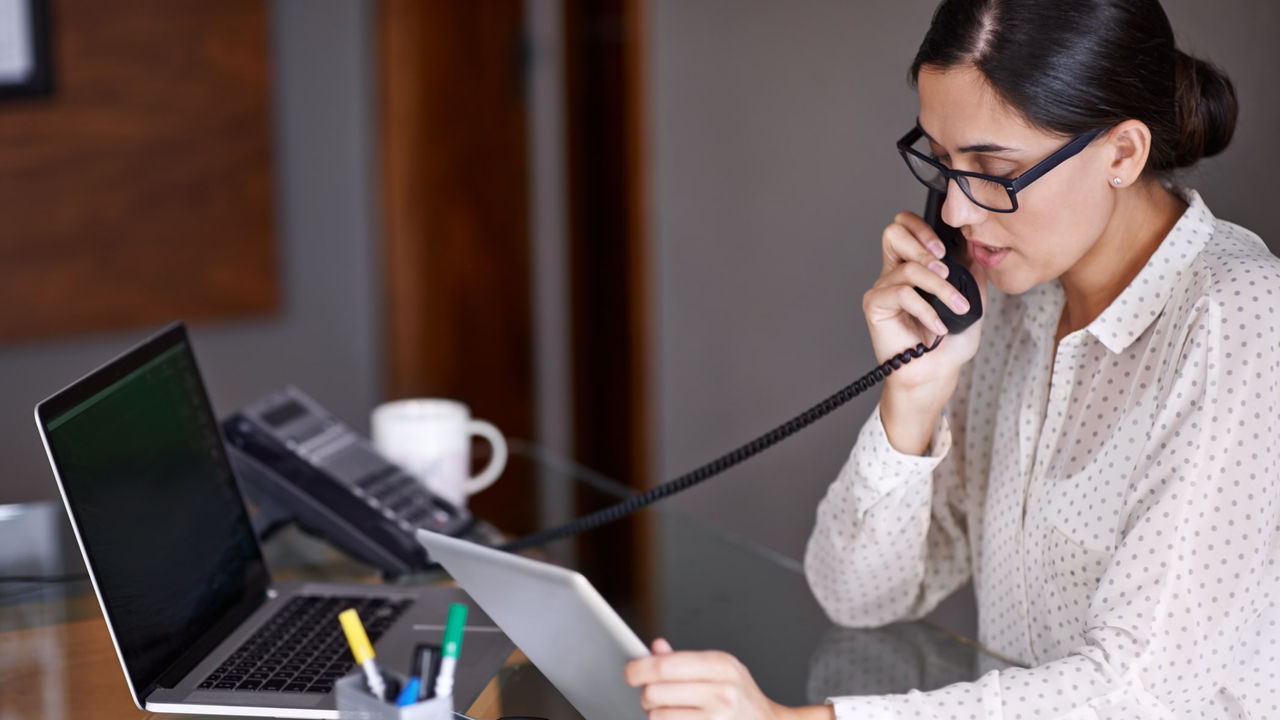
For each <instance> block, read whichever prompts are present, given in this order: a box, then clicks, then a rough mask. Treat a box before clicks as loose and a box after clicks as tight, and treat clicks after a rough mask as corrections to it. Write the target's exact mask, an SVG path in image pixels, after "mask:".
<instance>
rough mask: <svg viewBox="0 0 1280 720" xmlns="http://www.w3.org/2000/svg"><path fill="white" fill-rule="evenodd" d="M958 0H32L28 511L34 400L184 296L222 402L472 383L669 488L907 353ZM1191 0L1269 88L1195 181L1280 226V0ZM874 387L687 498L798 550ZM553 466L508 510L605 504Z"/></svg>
mask: <svg viewBox="0 0 1280 720" xmlns="http://www.w3.org/2000/svg"><path fill="white" fill-rule="evenodd" d="M934 5H935V2H934V0H902V1H900V2H894V3H883V2H876V3H871V2H857V3H855V2H847V1H842V0H805V1H803V2H795V1H788V2H783V1H782V0H597V1H590V0H526V1H525V2H518V1H517V0H474V1H473V0H382V1H381V2H373V1H371V0H370V1H359V0H270V1H254V0H220V1H219V2H208V1H203V0H120V1H119V2H113V3H99V2H96V1H95V0H0V274H3V277H0V301H2V302H0V458H2V463H0V464H2V465H3V467H4V468H5V472H4V474H3V475H2V476H0V504H3V503H11V502H22V501H29V500H37V499H45V498H54V497H56V496H57V489H56V487H55V485H54V482H53V480H52V477H51V474H50V471H49V469H48V465H47V462H46V460H45V457H44V452H43V449H42V448H41V446H40V442H39V439H38V436H37V434H36V431H35V427H34V425H33V422H32V415H31V413H32V408H33V406H34V405H35V404H36V403H37V402H38V401H39V400H41V399H42V398H44V397H46V396H48V395H49V394H51V393H53V392H54V391H56V390H57V389H59V388H61V387H62V386H64V385H66V384H67V383H68V382H70V381H71V380H73V379H75V378H77V377H79V376H80V375H82V374H84V373H86V372H87V371H89V370H91V369H93V368H94V367H96V366H97V365H99V364H101V363H102V362H104V361H106V360H107V359H109V358H110V357H111V356H113V355H114V354H116V353H118V352H120V351H122V350H124V349H125V348H127V347H128V346H130V345H131V344H133V343H134V342H136V341H138V340H139V339H141V338H143V337H144V336H146V335H147V334H148V333H150V332H151V331H153V330H155V329H157V328H159V327H160V326H162V325H163V324H165V323H167V322H168V321H170V320H177V319H181V320H185V321H187V322H188V324H189V326H190V328H191V332H192V335H193V338H194V342H195V346H196V353H197V357H198V358H199V360H200V362H201V365H202V370H203V372H204V374H205V376H206V380H207V382H208V384H209V389H210V392H211V395H212V399H213V402H214V406H215V408H216V409H217V411H218V412H219V414H220V415H227V414H229V413H230V412H232V411H233V410H234V409H235V408H237V407H239V406H240V405H242V404H244V403H246V402H248V401H250V400H253V399H254V398H256V397H258V396H260V395H262V394H264V393H266V392H268V391H270V390H273V389H275V388H277V387H279V386H281V385H284V384H286V383H292V384H295V385H297V386H299V387H300V388H302V389H303V390H304V391H306V392H307V393H309V394H311V395H312V396H314V397H316V398H317V399H318V400H320V401H321V402H322V403H324V404H325V405H326V406H327V407H328V408H329V409H330V410H332V411H333V412H334V413H335V414H337V415H339V416H340V417H343V418H344V419H346V420H347V421H348V422H350V423H351V424H352V425H354V426H355V427H357V428H359V429H362V430H367V429H368V417H369V411H370V410H371V409H372V408H373V406H374V405H375V404H377V403H378V402H381V401H383V400H386V399H390V398H396V397H406V396H417V395H431V396H444V397H453V398H457V399H460V400H463V401H465V402H467V403H469V404H470V405H471V407H472V410H473V413H474V414H475V415H476V416H477V417H481V418H485V419H488V420H491V421H493V422H494V423H496V424H497V425H498V426H499V427H500V428H502V429H503V430H504V431H505V432H506V434H507V435H508V436H510V437H514V438H522V439H525V440H529V441H534V442H537V443H540V444H542V445H543V446H545V447H548V448H551V449H553V450H555V451H556V452H559V453H562V454H564V455H566V456H569V457H572V458H575V459H577V460H579V461H581V462H583V463H585V464H586V465H588V466H590V467H592V468H595V469H597V470H599V471H601V472H603V473H605V474H606V475H609V476H611V477H613V478H616V479H618V480H619V481H621V482H624V483H626V484H628V485H631V486H633V487H636V488H641V487H648V486H650V485H653V484H656V483H657V482H660V481H661V480H663V479H667V478H670V477H672V476H674V475H676V474H679V473H682V472H684V471H686V470H689V469H691V468H693V467H694V466H696V465H698V464H701V463H702V462H704V461H706V460H708V459H710V458H711V457H713V456H716V455H718V454H720V453H722V452H724V451H727V450H729V449H731V448H733V447H735V446H736V445H738V444H739V443H742V442H745V441H747V440H749V439H751V438H753V437H755V436H756V435H758V434H760V433H762V432H764V431H766V430H768V429H770V428H771V427H773V426H774V425H776V424H778V423H781V422H782V421H783V420H785V419H787V418H789V417H791V416H792V415H794V414H796V413H798V412H800V411H801V410H803V409H805V408H807V407H809V406H810V405H811V404H813V403H815V402H817V401H818V400H820V399H822V398H823V397H825V396H826V395H827V394H829V393H831V392H834V391H835V390H837V389H838V388H840V387H842V386H843V385H845V384H846V383H848V382H850V381H851V380H852V379H854V378H855V377H857V376H859V375H861V374H862V373H864V372H865V371H866V370H867V369H868V368H869V366H870V365H871V364H872V363H873V360H874V358H873V357H872V354H871V350H870V347H869V344H868V342H867V341H866V331H865V326H864V324H863V320H862V317H861V312H860V303H861V295H862V293H863V291H864V290H865V289H866V288H867V287H868V286H869V285H870V284H871V282H872V281H873V280H874V278H875V277H876V275H877V272H878V268H879V254H878V253H879V251H878V243H879V234H880V231H881V229H882V228H883V227H884V225H885V224H886V223H887V222H888V221H889V220H890V219H891V218H892V216H893V214H894V213H895V212H897V211H898V210H899V209H903V208H906V209H913V210H918V209H919V208H920V206H921V205H922V203H923V199H924V194H923V192H922V190H921V188H920V187H919V185H918V184H917V183H916V181H915V180H913V179H912V178H911V177H910V176H909V175H908V173H907V172H906V170H905V169H904V168H903V167H902V163H901V160H900V158H899V157H898V156H897V154H896V152H895V150H894V147H893V142H894V140H896V139H897V138H898V137H899V136H900V135H901V134H902V133H903V132H905V130H906V129H908V128H909V127H910V125H911V123H912V122H913V120H914V118H915V115H916V99H915V95H914V93H913V92H912V91H911V90H910V89H909V88H908V86H907V68H908V66H909V64H910V61H911V59H912V57H913V55H914V52H915V49H916V47H917V45H918V43H919V40H920V38H921V37H922V36H923V33H924V30H925V28H926V26H927V24H928V20H929V17H930V15H931V12H932V9H933V7H934ZM1164 5H1165V7H1166V9H1167V11H1168V13H1169V15H1170V17H1171V19H1172V22H1173V24H1174V27H1175V30H1176V31H1177V32H1178V35H1179V40H1180V42H1181V43H1182V45H1183V47H1184V49H1186V50H1187V51H1188V52H1191V53H1192V54H1195V55H1200V56H1203V57H1206V58H1208V59H1210V60H1212V61H1213V62H1215V63H1216V64H1218V65H1219V66H1221V67H1222V68H1223V69H1225V70H1226V72H1227V73H1228V74H1229V75H1230V76H1231V77H1232V78H1233V79H1234V80H1235V82H1236V85H1237V91H1238V93H1239V96H1240V104H1241V115H1240V121H1239V125H1238V128H1237V133H1236V138H1235V140H1234V142H1233V144H1232V145H1231V147H1230V148H1229V149H1228V150H1227V151H1226V152H1225V153H1223V154H1222V155H1221V156H1220V157H1218V158H1214V159H1212V160H1209V161H1206V162H1204V163H1202V164H1201V165H1200V166H1199V167H1197V168H1195V169H1194V170H1192V171H1190V172H1188V173H1187V174H1186V175H1185V176H1184V177H1183V182H1184V183H1185V184H1186V185H1189V186H1191V187H1195V188H1198V189H1200V190H1201V192H1202V194H1203V195H1204V197H1205V199H1206V201H1207V202H1208V204H1209V206H1210V207H1211V208H1212V209H1213V211H1214V212H1215V213H1216V214H1217V215H1218V216H1219V217H1223V218H1226V219H1229V220H1232V221H1235V222H1237V223H1239V224H1241V225H1244V226H1245V227H1248V228H1250V229H1252V230H1254V231H1256V232H1257V233H1259V234H1260V235H1261V236H1262V237H1263V238H1264V239H1265V240H1267V241H1268V242H1269V243H1270V244H1271V247H1272V248H1273V250H1276V249H1280V214H1278V213H1277V211H1276V209H1275V208H1276V205H1275V204H1274V200H1269V199H1268V198H1269V197H1270V193H1271V192H1273V186H1274V183H1273V182H1271V180H1272V179H1273V178H1274V176H1275V173H1274V170H1273V168H1274V167H1275V166H1276V164H1277V163H1280V139H1277V137H1276V135H1275V132H1274V129H1275V128H1276V127H1280V93H1278V92H1277V90H1276V85H1275V80H1274V77H1275V72H1276V70H1277V69H1280V49H1277V44H1276V43H1275V42H1274V38H1275V37H1276V36H1277V35H1278V34H1280V6H1277V4H1276V3H1273V2H1270V1H1269V0H1221V1H1220V2H1215V3H1204V2H1198V1H1197V0H1165V2H1164ZM20 20H21V21H22V25H21V27H19V25H18V24H17V23H19V21H20ZM5 23H9V28H8V29H5V27H4V24H5ZM15 28H17V29H16V30H15ZM23 28H29V29H30V32H29V33H28V32H26V31H24V30H23ZM14 38H26V40H15V39H14ZM22 43H28V44H22ZM15 58H16V59H15ZM24 58H26V59H24ZM6 68H9V69H10V70H13V69H15V68H16V70H17V72H15V73H10V74H9V75H6V74H5V70H6ZM873 394H874V393H873ZM873 403H874V398H873V397H864V398H859V399H858V400H856V401H854V403H852V404H851V406H849V407H847V408H846V409H843V410H840V411H838V412H837V413H836V414H834V415H833V416H831V418H830V419H827V420H825V421H823V422H821V423H820V424H818V425H815V426H813V427H812V429H809V430H807V431H806V432H804V433H803V434H802V435H800V436H797V437H796V438H794V439H791V440H788V441H787V442H785V443H784V444H783V445H781V446H780V447H779V448H777V449H775V450H773V451H771V452H769V453H767V454H765V455H763V456H761V457H760V458H759V459H756V460H753V461H751V462H750V463H749V464H747V465H744V466H743V467H741V468H739V469H736V470H734V471H731V473H730V474H729V475H727V476H725V477H722V478H719V479H716V480H714V481H711V482H709V483H707V484H706V485H704V486H701V487H699V488H697V489H695V490H691V491H690V492H688V493H686V494H684V495H682V496H680V497H679V498H677V499H673V500H671V501H669V502H670V503H671V504H672V505H674V506H676V507H678V508H679V509H680V510H681V511H683V512H686V513H688V514H691V515H693V516H694V517H695V518H697V519H699V520H702V521H704V522H706V523H708V524H710V525H712V526H714V527H716V528H719V529H722V530H725V531H728V532H731V533H735V534H739V535H741V536H743V537H745V538H748V539H750V540H752V541H754V542H757V543H759V544H761V545H762V546H763V547H765V548H767V549H768V550H770V551H772V552H776V553H779V554H781V555H783V556H786V557H790V558H792V559H797V560H798V559H799V558H800V557H801V554H802V552H803V547H804V541H805V538H806V537H807V533H808V530H809V527H810V524H811V522H812V519H813V514H814V510H815V507H816V504H817V502H818V500H819V499H820V497H821V496H822V493H823V491H824V489H825V487H826V485H827V483H828V482H829V481H830V480H831V479H832V478H833V477H834V476H835V474H836V472H837V471H838V469H839V467H840V465H841V463H842V461H843V459H844V457H845V456H846V455H847V453H848V451H849V448H850V446H851V445H852V443H853V440H854V438H855V437H856V435H857V432H858V429H859V428H860V426H861V425H862V423H863V421H864V419H865V418H866V416H867V414H868V413H869V412H870V410H871V407H872V405H873ZM541 482H542V481H541V479H540V478H537V477H506V478H504V479H503V480H501V481H499V483H498V484H497V485H495V486H494V488H493V489H490V490H488V491H486V492H485V493H484V494H482V495H479V496H477V497H476V498H474V499H473V501H472V508H473V509H474V510H475V511H476V512H477V514H479V515H480V516H482V517H486V518H489V519H492V520H493V521H494V522H495V523H498V524H499V525H501V526H503V527H506V528H508V529H510V530H511V531H513V532H521V531H523V530H525V529H528V528H530V527H532V526H534V525H535V524H537V523H539V522H545V521H546V520H547V519H548V518H557V517H565V516H568V515H571V514H573V513H574V512H575V508H574V506H573V505H574V498H573V497H572V496H570V495H567V494H565V493H563V492H559V491H557V492H552V491H551V490H550V489H549V487H550V486H547V487H548V489H547V490H546V491H543V492H540V491H539V484H540V483H541ZM597 551H598V552H601V553H604V554H606V555H611V556H613V557H615V558H618V559H620V560H621V566H622V567H624V568H625V567H626V565H627V563H628V560H630V561H632V562H640V563H643V562H644V561H645V558H647V557H648V556H649V553H651V552H663V553H669V554H674V555H678V548H661V549H659V546H658V545H657V544H654V543H651V542H648V540H647V539H646V538H643V537H630V536H626V537H624V536H621V535H620V536H619V537H617V538H616V545H614V546H612V547H608V548H602V549H598V550H597ZM967 602H968V601H966V600H965V599H964V598H963V597H961V598H959V599H957V600H955V601H953V603H952V604H951V605H949V606H948V608H947V609H944V611H943V614H944V616H946V617H947V618H949V619H948V620H947V622H949V623H951V624H952V625H953V626H955V627H957V628H959V629H961V630H963V629H965V628H966V627H967V625H966V623H967V622H969V621H968V620H966V619H965V618H968V617H970V616H971V614H972V608H971V604H966V603H967Z"/></svg>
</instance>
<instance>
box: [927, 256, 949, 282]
mask: <svg viewBox="0 0 1280 720" xmlns="http://www.w3.org/2000/svg"><path fill="white" fill-rule="evenodd" d="M929 269H930V270H932V271H933V272H934V274H936V275H937V276H938V277H940V278H945V277H946V276H947V275H950V274H951V269H950V268H948V267H947V264H946V263H944V262H941V261H938V260H934V261H933V262H931V263H929Z"/></svg>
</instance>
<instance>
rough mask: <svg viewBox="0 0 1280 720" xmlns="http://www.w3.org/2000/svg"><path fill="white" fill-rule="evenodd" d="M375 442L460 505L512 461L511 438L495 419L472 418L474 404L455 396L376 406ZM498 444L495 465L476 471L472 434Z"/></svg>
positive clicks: (390, 457)
mask: <svg viewBox="0 0 1280 720" xmlns="http://www.w3.org/2000/svg"><path fill="white" fill-rule="evenodd" d="M370 425H371V429H372V434H373V444H374V447H376V448H377V449H378V451H379V452H381V453H382V455H383V456H384V457H386V458H387V459H388V460H390V461H391V462H393V463H395V464H397V465H399V466H400V467H402V468H404V469H405V470H407V471H408V472H409V473H410V474H411V475H413V476H414V477H416V478H418V479H419V480H420V481H422V482H423V483H424V484H425V485H426V486H427V489H429V490H430V491H431V492H433V493H435V494H436V495H439V496H441V497H442V498H444V499H445V500H448V501H450V502H452V503H454V504H455V505H457V506H458V507H466V504H467V497H468V496H470V495H474V494H475V493H478V492H480V491H481V490H484V489H485V488H487V487H489V486H490V485H492V484H493V481H494V480H497V479H498V476H499V475H501V474H502V470H503V468H505V467H506V465H507V441H506V440H505V439H504V438H503V437H502V433H501V432H499V431H498V428H496V427H494V426H493V424H492V423H487V422H485V421H483V420H472V419H471V410H470V408H468V407H467V406H466V405H464V404H462V403H460V402H457V401H454V400H441V399H436V398H410V399H406V400H394V401H392V402H387V403H383V404H381V405H379V406H378V407H376V408H374V410H373V415H372V417H371V423H370ZM472 436H479V437H482V438H484V439H485V440H488V441H489V444H490V445H491V446H493V456H492V457H491V458H490V459H489V465H488V466H487V467H486V468H485V469H484V470H483V471H481V472H480V474H479V475H476V476H474V477H472V476H471V438H472Z"/></svg>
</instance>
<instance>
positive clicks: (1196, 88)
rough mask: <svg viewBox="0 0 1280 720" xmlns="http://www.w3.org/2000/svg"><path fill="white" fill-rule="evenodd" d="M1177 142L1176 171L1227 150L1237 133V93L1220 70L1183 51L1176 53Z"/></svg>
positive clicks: (1229, 80)
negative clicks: (1232, 137) (1178, 168)
mask: <svg viewBox="0 0 1280 720" xmlns="http://www.w3.org/2000/svg"><path fill="white" fill-rule="evenodd" d="M1174 53H1175V56H1176V60H1175V63H1174V67H1175V71H1174V72H1175V74H1174V82H1175V84H1176V90H1175V93H1176V94H1175V97H1176V102H1177V105H1178V115H1177V117H1178V140H1177V150H1176V152H1175V156H1174V167H1187V166H1189V165H1193V164H1195V162H1196V161H1197V160H1199V159H1200V158H1206V157H1212V156H1214V155H1217V154H1218V153H1220V152H1222V151H1223V150H1225V149H1226V147H1227V145H1228V144H1229V143H1230V142H1231V136H1232V135H1233V134H1234V133H1235V129H1236V115H1237V113H1238V106H1237V104H1236V90H1235V86H1234V85H1232V83H1231V79H1230V78H1228V77H1227V76H1226V75H1225V74H1223V72H1222V71H1221V70H1219V69H1218V68H1216V67H1214V66H1213V65H1212V64H1210V63H1208V62H1205V61H1204V60H1200V59H1199V58H1194V57H1192V56H1190V55H1188V54H1186V53H1184V52H1182V51H1181V50H1175V51H1174Z"/></svg>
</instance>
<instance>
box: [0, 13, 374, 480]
mask: <svg viewBox="0 0 1280 720" xmlns="http://www.w3.org/2000/svg"><path fill="white" fill-rule="evenodd" d="M269 8H270V15H271V18H270V20H271V26H272V27H271V42H272V55H273V57H274V61H275V69H274V77H273V84H274V87H273V93H274V98H273V100H274V119H273V123H274V128H273V132H274V136H275V148H276V155H275V169H276V188H275V190H276V208H277V218H278V220H277V244H278V245H277V247H278V250H279V268H280V283H281V288H282V293H281V295H282V308H281V310H280V311H279V312H278V313H277V314H275V315H272V316H269V317H263V318H259V319H247V320H236V321H225V322H202V323H197V324H194V325H192V326H191V333H192V338H193V342H194V344H195V349H196V354H197V357H198V359H199V360H200V363H201V369H202V371H203V372H204V375H205V378H206V380H207V382H208V385H209V390H210V394H211V395H212V399H213V403H214V406H215V408H216V409H217V411H218V412H219V413H220V414H225V413H228V412H230V411H231V410H234V409H235V408H236V407H237V406H239V405H241V404H243V403H245V402H246V401H248V400H251V399H253V398H254V397H256V396H258V395H260V394H262V393H264V392H267V391H269V390H271V389H273V388H275V387H277V386H280V385H283V384H285V383H293V384H295V385H297V386H299V387H301V388H302V389H303V390H306V391H308V392H310V393H311V394H312V395H314V396H315V397H316V398H317V399H319V400H320V401H321V402H323V403H325V404H326V405H327V406H328V407H329V408H330V409H331V410H333V411H334V412H336V413H337V414H338V415H340V416H343V417H345V418H347V419H349V420H350V421H351V422H352V423H353V424H355V425H356V426H357V427H361V428H367V424H368V412H369V409H370V408H371V407H372V406H373V404H374V403H375V402H376V401H377V400H378V396H379V389H380V387H381V375H380V373H381V367H382V361H381V331H380V329H379V325H378V309H379V302H380V300H379V298H380V296H379V291H378V288H377V287H375V286H374V278H375V269H376V264H377V262H378V255H377V248H378V243H376V242H375V238H376V233H375V229H376V228H375V222H376V218H375V209H376V208H375V205H374V197H375V195H374V185H373V183H374V181H375V172H374V167H373V158H374V151H375V144H374V134H373V133H374V131H375V129H376V127H375V122H374V118H373V115H372V108H373V104H372V94H371V93H372V87H373V83H372V82H371V81H372V79H373V77H374V76H373V62H374V54H373V44H372V43H373V34H372V30H373V28H372V4H371V3H357V2H347V1H345V0H275V1H274V2H272V3H271V4H270V5H269ZM148 332H149V330H148V329H139V330H136V331H129V332H119V333H109V334H100V335H94V336H91V337H68V338H62V339H57V340H51V341H40V342H28V343H20V344H12V345H6V346H2V347H0V458H3V462H0V467H3V470H0V503H7V502H19V501H26V500H33V499H38V498H52V497H56V496H57V490H56V488H55V487H54V484H53V479H52V476H51V474H50V472H49V468H48V464H47V462H46V460H45V457H44V451H43V449H42V448H41V446H40V442H39V439H38V437H37V435H36V431H35V424H34V422H33V420H32V408H33V406H34V405H35V403H36V402H38V401H39V400H40V399H42V398H43V397H45V396H47V395H48V394H50V393H52V392H53V391H55V390H57V389H58V388H60V387H61V386H63V385H65V384H66V383H68V382H69V381H71V380H73V379H75V378H76V377H79V376H80V375H82V374H83V373H85V372H86V371H88V370H90V369H92V368H93V367H95V366H96V365H98V364H99V363H101V362H103V361H104V360H106V359H108V358H110V357H111V356H112V355H114V354H115V353H117V352H120V351H121V350H123V349H125V348H126V347H128V346H129V345H130V344H132V343H133V342H135V341H137V340H138V339H140V338H142V337H144V336H145V335H146V334H147V333H148Z"/></svg>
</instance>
